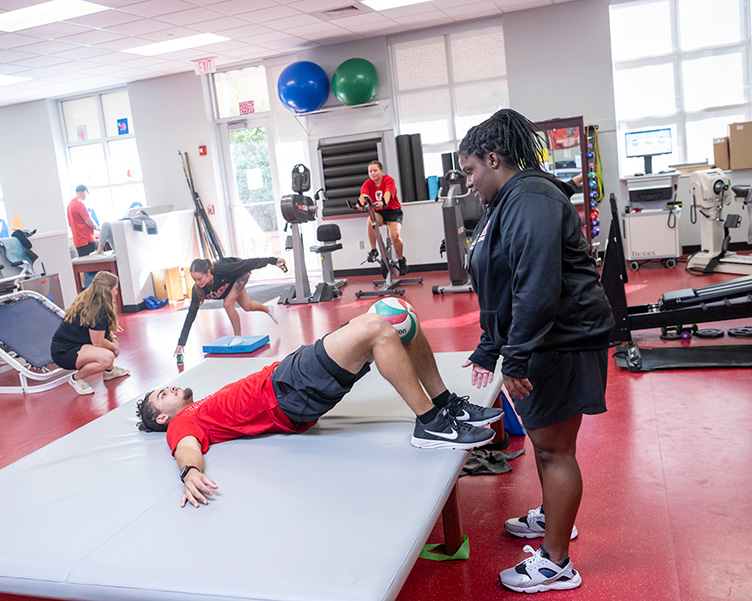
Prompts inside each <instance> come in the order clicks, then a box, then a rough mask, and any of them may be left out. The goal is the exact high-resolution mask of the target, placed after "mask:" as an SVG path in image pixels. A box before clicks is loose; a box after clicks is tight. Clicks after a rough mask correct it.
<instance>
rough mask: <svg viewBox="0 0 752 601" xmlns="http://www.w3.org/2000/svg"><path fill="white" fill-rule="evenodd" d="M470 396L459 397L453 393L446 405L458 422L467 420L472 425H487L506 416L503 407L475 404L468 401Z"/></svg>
mask: <svg viewBox="0 0 752 601" xmlns="http://www.w3.org/2000/svg"><path fill="white" fill-rule="evenodd" d="M469 398H470V397H467V396H462V397H459V396H457V395H456V394H454V393H452V394H450V395H449V400H448V401H447V404H446V405H444V407H445V408H446V410H447V411H449V413H450V414H451V415H453V416H454V417H455V418H456V419H457V421H458V422H465V423H466V424H470V425H471V426H485V425H487V424H492V423H494V422H497V421H499V420H500V419H501V418H502V417H504V412H503V411H502V410H501V409H498V408H496V407H480V406H479V405H473V404H472V403H469V402H468V401H467V399H469Z"/></svg>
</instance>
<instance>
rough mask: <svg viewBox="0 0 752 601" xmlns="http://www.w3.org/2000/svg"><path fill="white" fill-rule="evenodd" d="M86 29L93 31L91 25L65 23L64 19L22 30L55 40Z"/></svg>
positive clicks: (84, 31) (83, 31)
mask: <svg viewBox="0 0 752 601" xmlns="http://www.w3.org/2000/svg"><path fill="white" fill-rule="evenodd" d="M88 31H93V29H92V28H91V27H85V26H83V25H74V24H73V23H66V22H64V21H61V22H58V23H50V24H49V25H40V26H39V27H30V28H29V29H24V30H23V32H24V33H25V34H27V35H33V36H36V37H38V38H45V39H47V40H56V39H58V38H64V37H68V36H71V35H75V34H77V33H86V32H88ZM3 35H5V34H3Z"/></svg>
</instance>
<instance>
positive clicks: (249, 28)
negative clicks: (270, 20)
mask: <svg viewBox="0 0 752 601" xmlns="http://www.w3.org/2000/svg"><path fill="white" fill-rule="evenodd" d="M270 31H272V30H271V29H269V28H268V27H264V26H263V25H243V26H242V27H233V28H232V29H221V30H220V31H217V32H215V33H218V34H219V35H223V36H226V37H228V38H230V39H231V40H239V39H242V38H247V37H249V36H253V35H260V34H262V33H269V32H270Z"/></svg>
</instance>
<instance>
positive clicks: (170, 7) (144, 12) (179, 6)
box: [120, 0, 195, 18]
mask: <svg viewBox="0 0 752 601" xmlns="http://www.w3.org/2000/svg"><path fill="white" fill-rule="evenodd" d="M192 8H195V6H194V5H193V4H189V3H188V2H183V0H146V1H145V2H137V3H135V4H128V5H127V6H123V7H121V8H120V10H122V11H123V12H126V13H131V14H134V15H138V16H139V17H147V18H152V17H158V16H160V15H169V14H170V13H176V12H178V11H181V10H190V9H192Z"/></svg>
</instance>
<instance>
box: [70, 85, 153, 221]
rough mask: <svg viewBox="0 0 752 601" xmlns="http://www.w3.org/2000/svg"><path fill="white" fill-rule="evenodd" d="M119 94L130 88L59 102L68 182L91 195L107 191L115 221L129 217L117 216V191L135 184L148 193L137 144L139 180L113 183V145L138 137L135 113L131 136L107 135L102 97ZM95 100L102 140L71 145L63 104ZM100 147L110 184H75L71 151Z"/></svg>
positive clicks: (98, 216) (95, 93) (103, 91)
mask: <svg viewBox="0 0 752 601" xmlns="http://www.w3.org/2000/svg"><path fill="white" fill-rule="evenodd" d="M116 92H125V93H126V94H128V88H127V87H117V88H109V89H105V90H98V91H96V92H93V93H92V92H88V93H86V94H78V95H75V96H68V97H66V98H59V99H58V100H57V106H58V114H59V118H60V126H61V129H62V134H63V141H64V144H65V161H66V168H67V171H68V181H69V182H70V186H71V188H73V187H74V186H77V185H79V184H84V185H86V186H87V187H88V188H89V191H90V193H93V192H95V191H97V190H107V192H108V194H109V202H110V211H111V212H112V218H113V219H120V218H122V217H124V216H125V215H121V216H120V217H118V216H117V215H116V213H115V203H114V194H113V190H116V189H123V188H126V187H128V186H133V185H140V186H141V189H142V191H143V190H144V180H143V172H142V170H141V159H140V157H139V156H138V144H136V159H137V161H138V173H139V176H140V177H139V178H138V179H133V180H131V181H126V182H119V183H113V182H112V181H111V177H110V164H111V158H110V146H109V145H110V142H116V141H121V140H126V139H133V140H134V141H135V140H136V134H135V132H134V127H133V125H134V124H133V114H132V112H131V114H130V117H129V126H128V133H127V134H122V135H120V134H118V135H114V136H108V135H107V124H106V122H105V116H104V108H103V105H102V96H106V95H108V94H112V93H116ZM92 97H93V98H94V102H95V105H96V108H97V121H98V123H99V131H100V137H98V138H94V139H90V140H82V141H74V142H71V141H70V140H69V139H68V130H67V126H66V121H65V112H64V110H63V104H64V103H65V102H69V101H73V100H81V99H83V98H92ZM128 104H129V105H130V97H129V98H128ZM97 145H98V146H100V147H101V148H102V150H103V155H104V165H105V175H104V179H106V181H107V184H106V185H95V184H89V183H88V182H77V181H76V182H74V181H72V174H73V160H72V157H71V149H73V148H82V147H86V146H97ZM64 199H65V200H64V206H65V207H67V205H68V203H69V202H70V199H69V198H67V196H64ZM144 201H145V204H148V201H147V199H146V195H145V192H144ZM97 218H98V219H99V220H100V224H101V222H102V221H107V220H108V219H106V218H105V216H102V215H97Z"/></svg>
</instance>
